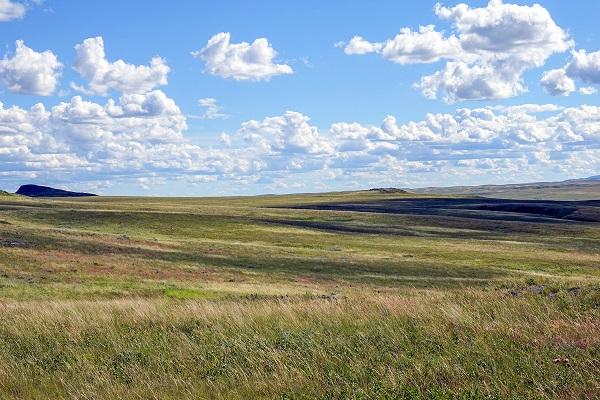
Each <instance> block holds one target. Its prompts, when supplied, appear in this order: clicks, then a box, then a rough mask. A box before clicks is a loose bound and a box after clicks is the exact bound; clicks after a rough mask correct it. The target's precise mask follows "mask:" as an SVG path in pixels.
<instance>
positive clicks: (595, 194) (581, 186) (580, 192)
mask: <svg viewBox="0 0 600 400" xmlns="http://www.w3.org/2000/svg"><path fill="white" fill-rule="evenodd" d="M411 190H412V191H413V192H414V193H419V194H449V195H452V194H464V195H471V196H484V197H497V198H506V199H532V200H599V199H600V175H596V176H591V177H588V178H582V179H569V180H566V181H562V182H534V183H516V184H507V185H481V186H452V187H425V188H417V189H411Z"/></svg>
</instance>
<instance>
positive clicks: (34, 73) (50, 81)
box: [0, 40, 62, 96]
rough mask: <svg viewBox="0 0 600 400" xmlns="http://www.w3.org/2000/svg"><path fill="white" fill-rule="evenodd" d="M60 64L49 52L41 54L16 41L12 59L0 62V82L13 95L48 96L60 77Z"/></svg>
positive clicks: (6, 56)
mask: <svg viewBox="0 0 600 400" xmlns="http://www.w3.org/2000/svg"><path fill="white" fill-rule="evenodd" d="M61 69H62V64H61V63H60V62H59V61H58V58H57V57H56V55H55V54H54V53H52V52H51V51H50V50H46V51H43V52H41V53H39V52H36V51H35V50H32V49H30V48H29V47H27V46H26V45H25V43H24V42H23V41H22V40H17V42H16V50H15V53H14V55H13V56H12V57H9V55H8V54H6V55H4V58H3V59H2V60H0V82H2V84H4V85H5V86H6V87H7V88H8V90H10V91H11V92H13V93H21V94H33V95H38V96H50V95H51V94H52V93H54V90H55V89H56V87H57V85H58V79H59V78H60V75H61Z"/></svg>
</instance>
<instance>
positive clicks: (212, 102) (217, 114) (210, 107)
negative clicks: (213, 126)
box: [198, 97, 228, 119]
mask: <svg viewBox="0 0 600 400" xmlns="http://www.w3.org/2000/svg"><path fill="white" fill-rule="evenodd" d="M198 104H199V105H200V106H201V107H204V108H205V109H206V110H205V111H204V114H202V115H201V116H200V118H201V119H224V118H227V117H228V115H227V114H225V113H223V112H221V106H220V105H219V104H218V103H217V99H214V98H212V97H205V98H203V99H200V100H198Z"/></svg>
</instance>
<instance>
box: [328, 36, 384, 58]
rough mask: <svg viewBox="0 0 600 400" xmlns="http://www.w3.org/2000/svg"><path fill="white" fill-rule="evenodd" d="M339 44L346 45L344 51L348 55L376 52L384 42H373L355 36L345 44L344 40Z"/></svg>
mask: <svg viewBox="0 0 600 400" xmlns="http://www.w3.org/2000/svg"><path fill="white" fill-rule="evenodd" d="M339 45H340V46H343V47H344V53H346V54H348V55H352V54H369V53H376V52H379V51H380V50H381V48H382V47H383V44H382V43H371V42H369V41H367V40H365V39H363V38H362V37H360V36H354V37H353V38H352V39H350V42H348V44H346V45H345V46H344V43H343V42H341V43H339Z"/></svg>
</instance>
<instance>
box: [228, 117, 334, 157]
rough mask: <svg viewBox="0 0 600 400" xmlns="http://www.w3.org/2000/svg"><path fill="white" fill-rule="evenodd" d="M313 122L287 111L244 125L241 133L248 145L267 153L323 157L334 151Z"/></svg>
mask: <svg viewBox="0 0 600 400" xmlns="http://www.w3.org/2000/svg"><path fill="white" fill-rule="evenodd" d="M309 121H310V119H309V118H308V117H307V116H305V115H303V114H301V113H298V112H294V111H287V112H285V113H284V114H283V115H282V116H277V117H267V118H265V119H263V120H262V121H255V120H251V121H248V122H244V123H243V124H242V126H241V128H240V130H239V132H238V134H239V135H240V136H242V137H243V138H244V139H245V140H246V141H248V142H249V143H252V144H254V145H255V146H258V147H259V148H260V149H261V150H262V151H264V152H267V153H278V154H281V153H283V154H297V153H300V154H301V153H306V154H323V153H330V152H332V151H333V148H332V147H331V146H330V145H329V143H328V142H327V141H326V140H324V139H323V138H322V137H321V135H320V133H319V131H318V129H317V128H316V127H314V126H311V125H310V124H309Z"/></svg>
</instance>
